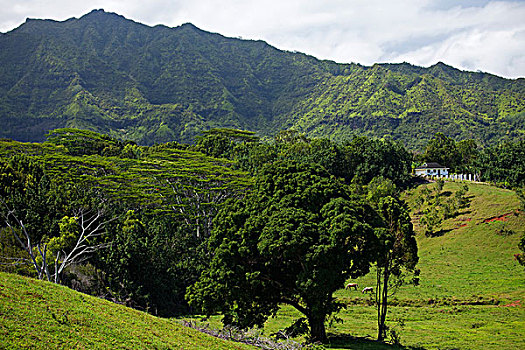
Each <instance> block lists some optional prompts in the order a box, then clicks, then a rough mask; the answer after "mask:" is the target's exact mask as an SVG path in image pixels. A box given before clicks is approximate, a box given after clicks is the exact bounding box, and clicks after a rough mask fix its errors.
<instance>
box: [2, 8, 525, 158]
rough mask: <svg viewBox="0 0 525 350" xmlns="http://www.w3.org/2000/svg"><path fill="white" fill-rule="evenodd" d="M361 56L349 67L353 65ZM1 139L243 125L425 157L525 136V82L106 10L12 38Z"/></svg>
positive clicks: (28, 26) (184, 137)
mask: <svg viewBox="0 0 525 350" xmlns="http://www.w3.org/2000/svg"><path fill="white" fill-rule="evenodd" d="M349 59H350V58H349ZM0 77H1V79H0V122H1V123H2V125H3V128H2V130H1V131H0V137H7V138H13V139H16V140H21V141H42V140H43V139H44V135H45V134H46V132H47V131H48V130H50V129H55V128H58V127H76V128H82V129H90V130H93V131H98V132H104V133H107V134H110V135H112V136H115V137H117V138H120V139H130V140H133V141H135V142H138V143H139V144H145V145H151V144H154V143H156V142H157V143H161V142H166V141H173V140H176V141H184V142H187V141H191V140H193V138H194V136H195V135H196V134H198V132H199V131H200V130H206V129H210V128H214V127H234V128H240V129H246V130H252V131H256V132H258V133H259V134H260V135H262V136H265V135H266V136H272V135H275V134H276V133H277V132H278V131H279V130H285V129H289V128H295V129H297V130H299V131H301V132H304V133H306V134H307V135H315V136H330V137H334V138H339V139H343V138H346V137H348V136H350V135H353V134H362V133H365V134H366V135H369V136H377V137H383V136H387V137H392V138H393V139H399V140H402V141H403V142H404V143H405V144H407V145H408V146H409V147H411V148H418V149H420V148H421V147H422V145H424V143H425V142H426V140H428V139H430V138H431V137H432V136H433V135H434V133H435V132H439V131H441V132H444V133H445V134H447V135H449V136H452V137H454V138H455V139H458V140H459V139H467V138H475V139H477V140H479V142H480V143H481V144H495V143H497V142H498V141H500V140H503V139H504V140H517V139H521V138H523V134H524V132H525V116H524V114H523V112H524V110H525V98H524V97H525V80H524V79H518V80H507V79H503V78H500V77H496V76H493V75H490V74H485V73H472V72H462V71H459V70H457V69H454V68H452V67H450V66H447V65H445V64H442V63H439V64H437V65H435V66H432V67H430V68H420V67H415V66H411V65H409V64H398V65H392V64H377V65H374V66H372V67H364V66H361V65H358V64H338V63H335V62H330V61H320V60H317V59H315V58H313V57H311V56H307V55H305V54H301V53H292V52H285V51H280V50H278V49H276V48H274V47H272V46H270V45H268V44H266V43H265V42H262V41H251V40H240V39H234V38H226V37H223V36H221V35H219V34H213V33H208V32H205V31H202V30H200V29H198V28H196V27H195V26H193V25H191V24H185V25H182V26H180V27H176V28H168V27H165V26H155V27H148V26H145V25H142V24H139V23H136V22H133V21H130V20H127V19H125V18H123V17H121V16H119V15H116V14H112V13H106V12H104V11H102V10H97V11H92V12H91V13H89V14H87V15H85V16H83V17H81V18H79V19H76V18H73V19H70V20H67V21H64V22H55V21H51V20H34V19H30V20H27V21H26V22H25V23H24V24H22V25H21V26H20V27H19V28H17V29H15V30H13V31H11V32H9V33H6V34H3V35H1V36H0Z"/></svg>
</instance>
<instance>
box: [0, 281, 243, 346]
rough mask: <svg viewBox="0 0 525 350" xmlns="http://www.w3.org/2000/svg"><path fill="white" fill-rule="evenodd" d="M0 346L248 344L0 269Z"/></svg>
mask: <svg viewBox="0 0 525 350" xmlns="http://www.w3.org/2000/svg"><path fill="white" fill-rule="evenodd" d="M0 348H1V349H252V347H250V346H248V345H244V344H240V343H233V342H228V341H225V340H222V339H218V338H215V337H212V336H209V335H207V334H204V333H201V332H198V331H196V330H193V329H191V328H188V327H185V326H182V325H181V324H180V323H178V322H177V321H176V320H169V319H162V318H157V317H154V316H152V315H149V314H147V313H145V312H140V311H136V310H133V309H130V308H126V307H124V306H121V305H117V304H114V303H111V302H109V301H106V300H102V299H98V298H95V297H91V296H88V295H85V294H81V293H78V292H75V291H73V290H71V289H68V288H66V287H63V286H59V285H55V284H51V283H48V282H43V281H38V280H34V279H30V278H25V277H21V276H17V275H12V274H6V273H0Z"/></svg>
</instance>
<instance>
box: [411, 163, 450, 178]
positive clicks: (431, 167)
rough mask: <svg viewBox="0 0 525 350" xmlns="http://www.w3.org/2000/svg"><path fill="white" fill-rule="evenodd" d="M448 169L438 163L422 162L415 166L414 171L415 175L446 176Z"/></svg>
mask: <svg viewBox="0 0 525 350" xmlns="http://www.w3.org/2000/svg"><path fill="white" fill-rule="evenodd" d="M448 169H450V168H447V167H445V166H443V165H441V164H439V163H424V164H423V165H422V166H420V167H417V168H416V169H415V170H414V171H415V173H416V175H420V176H446V175H448Z"/></svg>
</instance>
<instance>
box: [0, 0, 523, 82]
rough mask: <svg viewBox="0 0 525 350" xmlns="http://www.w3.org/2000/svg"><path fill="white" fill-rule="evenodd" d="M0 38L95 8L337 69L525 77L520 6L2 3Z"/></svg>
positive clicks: (378, 0)
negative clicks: (380, 66) (356, 66)
mask: <svg viewBox="0 0 525 350" xmlns="http://www.w3.org/2000/svg"><path fill="white" fill-rule="evenodd" d="M0 8H2V13H0V31H4V32H5V31H7V30H11V29H13V28H14V27H16V26H18V25H19V24H21V23H22V22H23V21H24V20H25V18H26V17H37V18H53V19H57V20H64V19H67V18H69V17H80V16H81V15H83V14H85V13H87V12H89V11H90V10H92V9H95V8H104V9H105V10H106V11H112V12H117V13H119V14H121V15H123V16H125V17H127V18H130V19H133V20H135V21H138V22H142V23H145V24H148V25H155V24H165V25H168V26H177V25H180V24H182V23H185V22H191V23H193V24H195V25H196V26H198V27H200V28H202V29H204V30H208V31H212V32H218V33H221V34H223V35H226V36H234V37H237V36H242V37H243V38H247V39H262V40H265V41H267V42H269V43H270V44H272V45H274V46H276V47H278V48H281V49H286V50H297V51H302V52H305V53H307V54H311V55H313V56H316V57H318V58H322V59H332V60H335V61H337V62H359V63H362V64H366V65H370V64H373V63H376V62H401V61H407V62H410V63H413V64H418V65H425V66H427V65H431V64H434V63H436V62H437V61H443V62H445V63H447V64H451V65H453V66H456V67H458V68H461V69H468V70H478V69H479V70H482V71H488V72H492V73H494V74H498V75H502V76H506V77H523V76H525V50H524V49H523V48H525V35H524V32H525V24H524V23H525V21H524V20H523V19H525V2H524V1H510V0H509V1H490V0H464V1H452V0H434V1H431V0H398V1H385V0H323V1H312V0H287V1H283V0H267V1H255V0H223V1H220V2H219V1H216V0H213V1H212V0H150V1H138V0H121V1H118V0H109V1H108V0H84V1H82V2H71V1H70V0H47V1H43V0H17V1H12V0H0Z"/></svg>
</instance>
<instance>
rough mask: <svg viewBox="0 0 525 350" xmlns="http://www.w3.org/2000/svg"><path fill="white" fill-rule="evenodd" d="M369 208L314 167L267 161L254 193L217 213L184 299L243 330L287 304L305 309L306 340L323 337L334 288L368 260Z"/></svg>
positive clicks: (334, 307)
mask: <svg viewBox="0 0 525 350" xmlns="http://www.w3.org/2000/svg"><path fill="white" fill-rule="evenodd" d="M374 213H375V212H374V211H373V210H371V208H369V207H367V206H366V205H364V204H363V203H362V202H360V201H359V200H358V199H357V198H355V197H353V196H352V195H351V194H349V193H348V188H347V187H346V185H344V184H343V183H342V182H340V181H338V180H336V179H335V178H334V177H333V176H330V175H329V174H328V173H327V172H326V170H324V169H323V168H321V167H318V166H313V165H309V164H304V163H296V162H291V161H279V162H275V163H274V164H271V165H269V166H266V167H265V168H263V170H262V171H261V172H260V173H259V174H258V175H257V178H256V184H255V187H254V189H253V191H251V192H250V193H249V194H247V195H246V197H245V198H242V199H239V200H230V201H229V202H227V204H226V205H225V206H224V207H223V208H222V210H221V211H220V212H219V214H218V216H217V218H216V221H215V228H214V230H213V232H212V235H211V237H210V240H209V248H210V251H211V252H212V253H213V258H212V260H211V262H210V264H209V266H208V267H207V268H206V269H205V271H204V272H203V273H202V274H201V276H200V278H199V280H198V281H197V283H195V284H194V285H193V286H192V287H191V288H189V289H188V293H187V298H188V300H189V302H190V305H192V306H194V307H197V308H200V309H202V311H204V312H205V313H207V314H211V313H215V312H222V314H223V315H224V318H223V322H224V323H226V324H233V325H236V326H239V327H243V328H245V327H251V326H255V325H262V324H263V323H264V322H265V320H266V319H267V318H268V317H269V316H270V315H273V314H275V313H276V312H277V310H278V308H279V305H280V304H283V303H284V304H289V305H291V306H293V307H295V308H296V309H297V310H298V311H299V312H301V313H302V314H303V315H304V318H305V319H306V320H307V322H308V325H309V330H310V339H311V340H312V341H326V339H327V337H326V331H325V321H326V320H327V317H328V316H329V315H331V314H332V313H334V312H336V311H338V310H339V309H340V308H341V307H342V304H341V303H339V302H337V301H336V300H335V298H334V297H333V292H334V291H336V290H337V289H339V288H342V287H343V286H344V282H345V280H346V279H347V278H349V277H352V278H356V277H358V276H362V275H364V274H366V273H367V272H368V271H369V267H370V263H371V262H372V260H373V259H374V256H375V253H374V249H375V235H374V229H373V226H374V225H375V223H376V222H375V221H374V220H376V217H375V216H374Z"/></svg>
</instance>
